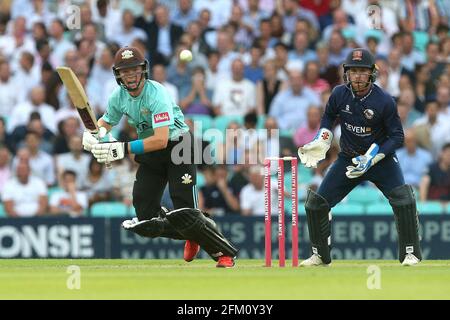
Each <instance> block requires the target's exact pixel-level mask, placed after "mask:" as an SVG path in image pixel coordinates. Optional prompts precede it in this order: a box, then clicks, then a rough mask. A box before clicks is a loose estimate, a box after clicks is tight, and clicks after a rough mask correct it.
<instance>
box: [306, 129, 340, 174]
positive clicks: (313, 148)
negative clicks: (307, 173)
mask: <svg viewBox="0 0 450 320" xmlns="http://www.w3.org/2000/svg"><path fill="white" fill-rule="evenodd" d="M332 140H333V133H332V132H331V131H330V130H328V129H325V128H322V129H320V130H319V132H318V133H317V135H316V137H315V138H314V140H313V141H311V142H310V143H308V144H305V145H304V146H303V147H300V148H298V156H299V157H300V161H301V162H302V163H303V164H304V165H305V167H307V168H317V163H318V162H319V161H321V160H323V159H325V156H326V154H327V151H328V149H330V145H331V141H332Z"/></svg>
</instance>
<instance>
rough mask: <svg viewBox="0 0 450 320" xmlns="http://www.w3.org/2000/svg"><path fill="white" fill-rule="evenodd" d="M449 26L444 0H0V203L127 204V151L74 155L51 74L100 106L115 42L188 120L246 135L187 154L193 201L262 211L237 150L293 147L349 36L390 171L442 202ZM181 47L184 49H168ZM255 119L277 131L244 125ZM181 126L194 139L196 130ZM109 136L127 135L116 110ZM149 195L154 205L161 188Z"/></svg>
mask: <svg viewBox="0 0 450 320" xmlns="http://www.w3.org/2000/svg"><path fill="white" fill-rule="evenodd" d="M449 27H450V2H449V1H446V0H400V1H394V0H321V1H308V0H234V1H233V0H159V1H158V0H121V1H113V0H111V1H108V0H97V1H95V0H91V1H89V0H84V1H83V0H78V1H76V0H73V1H68V0H2V1H1V3H0V195H1V201H2V205H3V214H4V215H5V216H9V217H16V216H19V217H22V216H37V215H57V214H69V215H70V216H81V215H88V214H89V213H88V212H89V208H91V207H92V206H93V205H94V204H96V203H99V202H104V201H109V202H122V203H124V204H125V205H126V206H131V205H132V199H131V196H132V192H131V190H132V187H133V181H134V175H135V171H136V170H137V165H136V163H135V162H134V161H133V159H132V158H131V157H130V158H128V159H125V160H122V161H121V162H120V163H119V164H115V165H114V167H113V169H111V170H108V169H105V168H104V167H103V166H102V165H100V164H98V163H97V162H96V161H95V160H94V159H93V158H92V157H91V155H90V154H89V153H85V152H83V148H82V145H81V136H82V132H83V130H84V127H83V124H82V123H81V122H80V120H79V117H78V114H77V112H76V110H75V109H74V107H73V105H72V104H71V102H70V100H69V99H68V97H67V92H66V90H65V88H64V87H63V86H62V83H61V81H60V79H59V77H58V75H57V73H56V71H55V68H56V67H58V66H61V65H66V66H69V67H71V68H72V69H73V70H74V71H75V73H76V74H77V76H78V77H79V79H80V81H81V82H82V84H83V85H84V86H85V88H86V91H87V95H88V97H89V100H90V103H91V105H92V106H93V107H94V109H95V112H96V114H97V115H98V116H101V115H102V114H103V112H104V111H105V109H106V106H107V103H108V96H109V94H110V93H111V92H112V90H113V89H114V88H115V87H116V86H117V83H116V80H115V78H114V76H113V73H112V70H111V68H112V65H113V58H114V55H115V52H116V51H117V50H118V49H119V48H120V47H122V46H134V47H137V48H139V49H140V50H142V52H144V53H145V56H146V58H147V59H148V60H149V62H150V66H151V77H152V79H154V80H156V81H158V82H160V83H162V84H163V85H164V86H166V88H167V89H168V90H169V92H170V94H171V95H172V96H173V98H174V100H175V101H176V102H177V103H178V105H179V106H180V107H181V108H182V110H183V112H184V114H185V117H186V121H187V122H188V123H189V125H190V126H192V125H193V124H194V122H193V121H194V120H199V119H201V122H202V124H203V125H204V127H203V129H208V128H210V127H216V128H219V127H220V126H222V125H223V126H224V127H223V129H224V128H228V129H239V128H241V129H242V130H243V131H244V132H245V131H248V132H249V134H250V135H251V136H252V139H250V140H245V139H239V136H237V137H234V138H232V139H231V141H228V138H227V139H226V141H223V143H222V144H219V145H218V146H216V149H217V150H218V152H217V155H216V156H217V157H220V158H222V160H225V159H226V161H218V159H216V162H217V164H214V165H207V164H200V165H199V177H198V180H199V181H198V185H199V204H200V207H201V208H202V209H205V210H207V211H209V212H211V213H212V214H215V215H223V214H240V215H262V214H263V213H264V200H263V199H264V192H263V191H264V190H263V177H262V175H261V174H262V171H261V167H260V166H259V165H253V164H249V162H248V161H245V160H246V159H247V158H248V157H249V155H250V154H251V152H252V150H253V149H254V148H255V147H256V146H258V147H259V146H263V147H262V148H260V149H258V153H259V152H260V153H261V157H260V158H259V159H263V158H264V157H265V156H279V155H292V154H296V153H297V148H298V147H299V146H302V145H304V144H305V143H307V142H309V141H310V140H311V139H312V138H313V137H314V136H315V134H316V132H317V130H318V129H319V124H320V118H321V114H322V112H323V110H324V107H325V105H326V102H327V99H328V97H329V95H330V93H331V90H332V89H333V88H334V87H335V86H336V85H339V84H342V83H343V80H342V72H343V70H342V68H341V67H340V66H341V64H342V62H343V61H344V59H345V57H346V55H347V54H348V52H349V51H350V50H351V48H355V47H365V48H368V49H369V50H370V51H371V52H372V54H373V55H374V56H375V57H376V63H377V67H378V77H377V81H376V84H377V85H378V86H380V87H382V88H384V89H385V90H387V91H388V92H389V93H390V94H391V95H392V96H393V97H394V99H395V100H396V102H397V107H398V113H399V116H400V118H401V121H402V123H403V128H404V131H405V144H404V147H403V148H401V149H399V150H398V151H397V155H398V160H399V162H400V164H401V166H402V170H403V171H404V175H405V179H406V183H409V184H411V185H413V186H414V187H415V188H416V189H417V191H418V193H419V196H418V198H419V199H420V200H421V201H426V200H438V201H443V202H446V201H450V33H449ZM184 49H189V50H191V51H192V53H193V60H192V61H190V62H185V61H181V60H180V58H179V52H181V50H184ZM195 123H197V122H195ZM208 124H209V127H208ZM255 128H256V129H263V128H265V129H268V130H270V129H279V135H275V136H272V135H271V134H266V135H258V134H256V135H255V136H253V134H252V132H254V131H252V130H251V129H255ZM193 132H194V134H195V135H196V139H198V140H199V143H200V144H199V145H200V148H202V150H204V149H205V146H207V145H208V143H210V141H207V139H203V138H202V135H201V134H202V132H201V131H200V132H197V130H194V129H193ZM269 132H270V131H269ZM339 132H340V127H339V125H337V126H336V129H335V137H336V139H335V141H334V145H333V148H332V149H331V150H330V151H329V153H328V156H327V159H326V160H325V161H323V162H322V163H321V164H320V165H319V167H318V168H317V169H315V170H314V171H310V170H309V169H306V168H299V169H300V178H301V181H300V182H301V188H300V193H301V194H300V199H302V195H303V196H304V190H306V188H307V187H312V188H314V187H316V186H317V185H318V184H319V183H320V181H321V177H323V175H324V172H325V171H326V169H327V167H328V166H329V164H330V163H331V162H332V161H333V159H334V158H335V157H336V156H337V153H338V152H339V147H338V138H339ZM114 135H115V136H116V138H118V139H119V140H121V141H130V140H134V139H136V132H135V131H133V130H132V129H131V127H130V126H129V125H128V124H127V122H126V121H122V123H121V126H120V127H119V128H117V130H116V131H115V132H114ZM202 140H203V141H202ZM247 142H248V143H247ZM242 160H244V161H242ZM222 163H226V164H222ZM302 190H303V191H302ZM163 200H164V201H163V202H164V204H165V205H167V206H169V207H170V199H168V197H167V194H165V195H164V199H163ZM273 202H274V203H275V201H273ZM273 212H276V210H274V211H273Z"/></svg>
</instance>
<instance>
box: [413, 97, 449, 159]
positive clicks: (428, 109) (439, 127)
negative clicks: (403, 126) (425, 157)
mask: <svg viewBox="0 0 450 320" xmlns="http://www.w3.org/2000/svg"><path fill="white" fill-rule="evenodd" d="M413 127H416V128H418V130H421V129H425V130H424V131H425V133H426V135H428V136H429V141H430V142H429V145H428V146H429V148H430V151H431V153H432V154H433V157H437V156H438V154H439V150H441V149H442V146H443V145H444V144H445V143H446V142H449V139H450V123H449V122H448V120H447V119H446V117H445V116H443V115H442V114H440V113H439V106H438V103H437V102H436V101H429V102H428V103H427V104H426V106H425V115H424V116H423V117H421V118H419V119H417V120H416V121H415V122H414V123H413ZM423 140H424V139H423V138H422V137H421V139H420V141H423Z"/></svg>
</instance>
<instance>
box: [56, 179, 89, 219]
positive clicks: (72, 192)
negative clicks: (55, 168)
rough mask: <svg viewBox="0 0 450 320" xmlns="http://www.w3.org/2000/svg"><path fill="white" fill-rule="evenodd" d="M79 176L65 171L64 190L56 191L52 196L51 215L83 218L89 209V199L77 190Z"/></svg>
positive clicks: (62, 186)
mask: <svg viewBox="0 0 450 320" xmlns="http://www.w3.org/2000/svg"><path fill="white" fill-rule="evenodd" d="M76 181H77V174H76V173H75V172H74V171H71V170H65V171H64V172H62V175H61V184H60V186H61V188H62V190H59V191H55V192H54V193H52V195H51V196H50V200H49V205H50V213H51V214H53V215H65V214H67V215H69V216H71V217H79V216H82V215H83V214H84V212H85V210H86V209H87V208H88V198H87V195H86V193H85V192H82V191H79V190H78V188H77V183H76Z"/></svg>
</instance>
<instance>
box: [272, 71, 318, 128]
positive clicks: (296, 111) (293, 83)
mask: <svg viewBox="0 0 450 320" xmlns="http://www.w3.org/2000/svg"><path fill="white" fill-rule="evenodd" d="M303 82H304V80H303V76H302V73H301V72H300V71H296V70H295V71H291V72H290V74H289V89H287V90H285V91H281V92H279V93H278V94H277V95H276V96H275V98H274V99H273V102H272V105H271V107H270V116H272V117H274V118H275V119H276V120H277V123H278V125H279V127H280V129H284V130H295V129H298V128H300V127H302V126H305V125H306V113H307V112H306V111H307V110H308V108H309V107H310V106H312V105H314V106H319V105H320V98H319V96H318V95H317V94H316V93H315V92H314V91H312V90H311V89H309V88H305V87H304V83H303Z"/></svg>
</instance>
